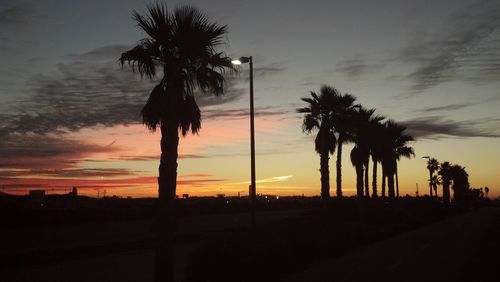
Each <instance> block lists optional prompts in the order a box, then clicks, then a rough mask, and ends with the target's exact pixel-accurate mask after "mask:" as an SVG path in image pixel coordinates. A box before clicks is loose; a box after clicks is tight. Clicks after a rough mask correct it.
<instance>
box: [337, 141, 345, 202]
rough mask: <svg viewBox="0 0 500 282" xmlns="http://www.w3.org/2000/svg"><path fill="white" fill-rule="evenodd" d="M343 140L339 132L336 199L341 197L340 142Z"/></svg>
mask: <svg viewBox="0 0 500 282" xmlns="http://www.w3.org/2000/svg"><path fill="white" fill-rule="evenodd" d="M343 142H344V140H343V138H342V135H341V134H339V139H338V140H337V143H338V148H337V199H342V143H343Z"/></svg>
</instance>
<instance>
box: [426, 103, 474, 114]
mask: <svg viewBox="0 0 500 282" xmlns="http://www.w3.org/2000/svg"><path fill="white" fill-rule="evenodd" d="M474 105H477V103H461V104H450V105H444V106H438V107H429V108H423V109H419V110H417V111H416V112H419V113H430V112H441V111H456V110H461V109H464V108H468V107H470V106H474Z"/></svg>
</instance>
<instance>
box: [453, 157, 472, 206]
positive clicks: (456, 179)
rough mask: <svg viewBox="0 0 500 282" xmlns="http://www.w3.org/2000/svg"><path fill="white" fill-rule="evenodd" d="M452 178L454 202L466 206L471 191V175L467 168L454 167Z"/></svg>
mask: <svg viewBox="0 0 500 282" xmlns="http://www.w3.org/2000/svg"><path fill="white" fill-rule="evenodd" d="M450 178H451V179H452V180H453V187H452V188H453V200H454V201H455V203H457V204H458V205H464V204H465V201H466V193H467V190H468V189H469V174H468V173H467V171H466V170H465V167H462V166H460V165H453V166H451V167H450Z"/></svg>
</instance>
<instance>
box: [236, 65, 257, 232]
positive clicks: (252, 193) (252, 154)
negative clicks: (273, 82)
mask: <svg viewBox="0 0 500 282" xmlns="http://www.w3.org/2000/svg"><path fill="white" fill-rule="evenodd" d="M231 63H232V64H233V65H236V66H239V65H241V64H245V63H248V64H249V66H250V179H251V181H250V191H249V192H250V193H249V198H250V214H251V217H252V226H254V227H255V225H256V223H257V220H256V217H255V200H256V196H255V195H256V191H257V189H256V187H255V126H254V109H253V62H252V56H250V57H241V58H239V59H236V60H232V61H231Z"/></svg>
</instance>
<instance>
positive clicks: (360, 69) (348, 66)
mask: <svg viewBox="0 0 500 282" xmlns="http://www.w3.org/2000/svg"><path fill="white" fill-rule="evenodd" d="M382 66H383V65H381V64H369V63H367V62H366V61H365V60H364V59H363V58H362V56H357V57H356V58H352V59H348V60H343V61H340V62H339V63H338V64H337V67H336V68H335V71H336V72H341V73H343V74H344V75H345V76H346V77H347V78H348V79H349V80H358V79H360V78H361V77H362V76H363V75H364V74H366V73H368V72H370V71H373V70H375V69H378V68H380V67H382Z"/></svg>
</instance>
